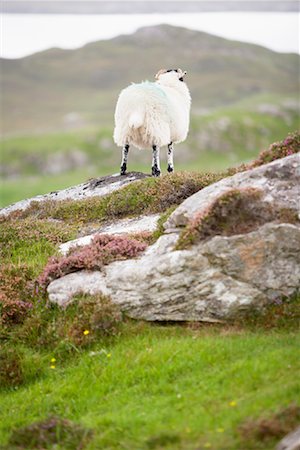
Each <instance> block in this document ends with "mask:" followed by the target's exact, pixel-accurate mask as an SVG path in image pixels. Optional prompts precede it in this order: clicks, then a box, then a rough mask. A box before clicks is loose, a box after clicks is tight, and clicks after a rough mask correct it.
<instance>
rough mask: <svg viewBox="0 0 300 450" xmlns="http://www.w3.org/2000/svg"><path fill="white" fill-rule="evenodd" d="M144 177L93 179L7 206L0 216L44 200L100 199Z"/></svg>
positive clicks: (144, 175)
mask: <svg viewBox="0 0 300 450" xmlns="http://www.w3.org/2000/svg"><path fill="white" fill-rule="evenodd" d="M148 176H149V175H146V174H144V173H141V172H129V173H128V174H126V175H122V176H121V175H119V174H118V173H116V174H114V175H111V176H106V177H101V178H95V179H93V180H90V181H87V182H86V183H82V184H78V185H77V186H72V187H70V188H67V189H62V190H61V191H55V192H50V194H45V195H37V196H36V197H32V198H28V199H25V200H21V201H20V202H17V203H14V204H13V205H10V206H7V207H6V208H3V209H1V210H0V216H7V215H8V214H10V213H12V212H14V211H17V210H22V211H23V210H25V209H27V208H29V206H30V204H31V202H33V201H34V202H43V201H46V200H54V201H59V200H68V199H71V200H82V199H84V198H88V197H102V196H103V195H107V194H110V193H111V192H114V191H116V190H118V189H120V188H122V187H124V186H126V185H127V184H129V183H132V182H133V181H137V180H140V179H142V178H146V177H148Z"/></svg>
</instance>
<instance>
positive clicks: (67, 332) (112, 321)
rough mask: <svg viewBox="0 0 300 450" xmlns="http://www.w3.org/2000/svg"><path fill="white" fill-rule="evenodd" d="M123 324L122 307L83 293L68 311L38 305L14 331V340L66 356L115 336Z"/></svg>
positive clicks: (101, 297)
mask: <svg viewBox="0 0 300 450" xmlns="http://www.w3.org/2000/svg"><path fill="white" fill-rule="evenodd" d="M122 322H123V316H122V314H121V312H120V310H119V308H118V307H117V306H116V305H114V304H113V303H111V301H110V299H109V298H108V297H105V296H103V295H101V294H98V295H93V296H91V295H84V294H81V295H77V296H75V297H74V301H73V303H72V304H70V305H68V306H67V307H66V308H65V309H62V308H59V307H58V306H57V305H50V306H45V304H42V305H39V306H38V307H36V308H35V310H34V314H32V316H30V317H28V318H27V319H26V320H25V321H24V323H23V324H22V326H21V327H19V328H18V329H17V330H15V332H14V335H13V339H14V341H15V342H17V343H18V342H21V343H22V344H27V345H28V346H30V347H32V348H37V349H40V348H41V347H43V348H47V349H48V350H50V349H51V351H52V352H54V353H55V355H57V356H58V355H60V356H61V357H65V356H67V355H68V354H73V353H74V351H75V352H76V351H77V350H78V349H79V348H80V347H86V346H90V345H92V344H94V343H95V342H98V341H99V340H103V341H104V340H106V339H108V340H110V339H111V338H113V337H115V336H116V335H118V334H119V332H120V331H121V324H122Z"/></svg>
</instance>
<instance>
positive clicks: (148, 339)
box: [0, 146, 300, 450]
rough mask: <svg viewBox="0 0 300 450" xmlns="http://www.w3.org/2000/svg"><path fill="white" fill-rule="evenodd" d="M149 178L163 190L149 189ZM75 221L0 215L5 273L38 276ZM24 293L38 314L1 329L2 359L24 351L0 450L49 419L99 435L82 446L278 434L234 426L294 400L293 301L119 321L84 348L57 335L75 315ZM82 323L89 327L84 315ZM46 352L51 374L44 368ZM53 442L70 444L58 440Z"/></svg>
mask: <svg viewBox="0 0 300 450" xmlns="http://www.w3.org/2000/svg"><path fill="white" fill-rule="evenodd" d="M279 147H280V146H279ZM295 151H296V149H295ZM284 154H286V153H284ZM269 156H270V155H269ZM181 177H183V180H185V181H184V183H187V182H188V181H189V178H188V176H186V178H184V176H183V175H176V174H175V176H173V177H171V178H168V177H162V178H161V179H160V180H153V179H150V180H149V179H148V180H144V181H142V182H141V183H142V184H143V185H145V186H144V187H145V189H146V190H145V189H144V190H145V192H143V195H146V193H147V186H148V189H149V190H150V192H151V193H152V194H151V195H152V196H153V195H154V194H153V192H156V195H158V194H157V191H158V192H159V199H161V197H162V194H163V193H165V192H168V191H166V188H167V186H168V184H170V181H171V180H173V182H174V183H175V184H176V183H177V182H179V181H180V179H181ZM199 177H200V176H199ZM190 178H191V180H194V178H195V176H192V175H190ZM200 178H201V177H200ZM176 180H177V181H176ZM207 181H208V180H206V182H207ZM154 185H155V186H156V185H157V186H158V187H159V186H161V189H156V190H154V191H153V186H154ZM135 191H136V189H133V188H132V186H130V187H129V188H124V189H123V190H122V192H121V194H122V193H123V194H124V195H125V194H126V201H125V203H126V204H127V206H128V205H129V203H130V201H132V202H133V203H134V202H135V195H136V192H135ZM113 199H114V202H111V206H110V210H111V211H112V212H114V213H115V214H116V215H118V214H117V213H118V211H119V213H120V212H121V211H122V208H123V207H124V205H123V206H122V202H121V200H122V196H120V195H119V194H118V195H117V194H116V195H114V196H113ZM148 201H150V200H149V199H148ZM123 203H124V202H123ZM157 203H159V201H157ZM66 206H67V205H66ZM127 209H128V208H127ZM66 212H68V211H66ZM79 212H80V211H79ZM70 213H72V211H70ZM81 216H82V214H81V213H80V214H79V219H80V217H81ZM53 217H54V216H53ZM71 217H72V226H71V225H68V223H67V222H66V223H65V224H64V226H62V225H61V224H60V223H59V222H56V221H53V220H50V221H47V219H36V211H34V210H33V212H32V217H29V218H27V219H20V218H16V219H12V221H11V222H8V221H5V222H4V223H3V224H2V230H1V239H2V244H3V247H2V262H3V267H4V269H5V267H6V266H7V267H10V266H11V265H12V267H13V269H14V270H15V271H17V272H20V271H21V270H22V271H23V272H24V270H25V269H24V266H21V265H20V264H23V265H24V264H25V265H26V266H27V269H28V270H29V272H30V273H31V272H32V273H33V276H32V275H31V279H32V280H34V279H35V277H36V276H37V275H38V274H39V273H40V272H41V270H42V268H43V267H44V265H45V263H46V260H47V258H48V257H49V256H50V255H52V254H55V252H56V251H57V244H58V243H60V242H62V241H66V240H68V239H71V238H73V237H74V236H75V232H76V220H75V216H74V215H72V216H71ZM26 266H25V267H26ZM4 273H5V272H4ZM6 276H7V275H6ZM1 282H3V279H1V278H0V285H1ZM6 283H7V285H8V286H6V289H7V290H8V292H9V289H10V288H11V287H12V288H13V289H20V288H18V286H17V285H16V281H15V278H14V276H13V272H12V274H11V275H10V278H6ZM16 286H17V287H16ZM29 288H30V286H29ZM30 289H31V292H30V293H29V294H28V292H29V290H28V288H27V290H25V295H26V296H27V297H25V299H26V300H28V297H29V300H30V301H32V302H33V303H34V305H35V306H34V311H33V312H32V313H30V314H29V316H28V318H27V319H26V320H25V322H24V324H19V325H18V324H14V325H12V326H11V325H10V326H4V327H3V328H2V329H1V330H0V341H1V344H3V345H1V348H0V361H1V364H2V362H3V361H4V362H5V359H4V360H1V357H3V355H4V354H5V349H8V350H9V351H11V352H12V353H11V354H12V355H13V356H12V358H13V361H16V360H15V355H18V354H19V355H21V360H20V366H21V374H20V375H19V376H20V379H21V381H22V382H21V383H18V382H16V383H10V384H9V385H8V387H4V388H2V387H1V391H0V396H1V410H0V448H5V449H6V450H14V448H13V447H12V446H11V445H10V444H9V445H8V447H7V446H6V444H7V442H8V439H9V437H10V435H11V433H12V432H13V429H15V428H18V427H20V426H24V425H29V424H31V423H32V422H34V421H36V420H40V419H44V418H46V417H48V416H49V415H56V416H62V417H64V418H67V419H70V420H74V421H75V422H78V423H81V424H82V425H84V426H86V427H88V428H91V429H92V430H94V437H93V439H92V441H91V442H90V444H89V445H88V446H87V447H86V448H87V449H89V450H98V449H102V448H103V449H106V450H109V449H132V450H135V449H136V450H143V449H145V450H147V449H151V448H155V449H172V450H178V449H182V450H189V449H190V450H200V449H201V450H202V449H205V448H212V449H214V450H241V449H242V450H271V449H273V448H274V444H275V442H276V440H278V438H269V439H265V440H263V441H261V440H258V439H253V440H251V439H250V440H249V439H246V440H245V439H243V438H242V437H241V435H240V434H239V432H238V427H239V426H240V425H241V424H242V423H243V422H244V420H246V419H248V418H249V417H254V418H257V417H271V416H272V415H273V414H274V412H276V411H278V410H280V409H281V408H284V407H285V406H287V405H288V404H290V403H292V402H296V403H298V404H299V403H300V383H299V380H298V377H297V375H296V374H297V373H298V372H299V369H300V363H299V357H298V349H299V344H300V335H299V301H300V298H298V300H296V302H295V303H291V309H290V310H289V309H288V313H287V314H285V315H283V310H282V309H281V306H280V305H279V306H278V307H277V306H276V307H274V308H275V309H274V311H273V315H272V316H270V315H269V314H268V316H267V320H263V321H262V322H257V323H256V325H255V323H253V322H251V323H248V322H244V323H242V324H239V325H238V326H237V325H226V326H221V325H219V326H210V325H201V326H186V325H182V326H179V325H170V324H166V325H162V324H160V325H157V324H145V323H142V322H133V321H125V322H124V323H123V325H122V326H121V328H120V329H119V331H118V334H117V335H116V336H115V337H114V338H98V337H97V335H96V334H95V332H94V331H93V330H92V329H91V331H90V334H88V335H87V336H83V334H82V331H81V339H83V344H85V345H79V344H78V345H77V344H76V345H74V343H73V341H72V339H70V333H69V331H70V328H69V331H67V328H66V329H65V332H64V335H61V334H59V332H58V330H60V332H61V322H60V319H61V318H62V317H64V316H65V317H66V318H67V319H68V320H69V321H70V322H71V325H73V323H76V321H75V322H74V320H73V315H72V314H71V312H72V311H71V312H70V310H69V309H67V310H66V311H65V313H63V312H62V311H58V310H57V309H55V308H52V309H48V308H45V299H43V298H42V297H40V294H38V295H37V296H34V295H33V292H32V286H31V288H30ZM21 294H22V292H21ZM12 300H14V298H13V299H12ZM297 311H298V312H297ZM274 323H275V325H274ZM62 325H63V326H65V327H66V324H65V323H64V322H62ZM79 325H80V322H79ZM81 325H82V326H83V325H84V326H85V327H86V325H85V323H84V322H82V323H81ZM82 329H83V330H84V329H86V328H82ZM91 351H93V352H94V353H93V354H91ZM97 352H99V353H97ZM53 357H54V358H55V359H56V362H55V366H56V367H55V369H51V359H52V358H53ZM1 364H0V379H1V376H2V377H3V376H4V378H2V379H6V380H10V372H9V371H8V373H5V371H4V372H2V371H1ZM17 375H18V374H17ZM5 377H6V378H5ZM232 402H233V403H232ZM25 448H26V450H28V446H25ZM50 448H52V450H54V448H55V449H56V450H65V447H64V445H61V446H55V447H50ZM23 450H24V447H23Z"/></svg>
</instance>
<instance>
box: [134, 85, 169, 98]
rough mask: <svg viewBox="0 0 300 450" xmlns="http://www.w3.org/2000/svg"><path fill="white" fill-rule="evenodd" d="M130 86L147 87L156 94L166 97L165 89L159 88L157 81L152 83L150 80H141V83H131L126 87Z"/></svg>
mask: <svg viewBox="0 0 300 450" xmlns="http://www.w3.org/2000/svg"><path fill="white" fill-rule="evenodd" d="M130 88H134V89H136V88H139V89H143V90H144V89H149V90H150V91H152V92H155V93H156V94H159V95H160V96H161V97H163V98H166V97H167V95H166V93H165V91H164V90H163V89H161V87H160V86H159V85H158V84H157V83H153V82H152V81H143V82H142V83H138V84H135V83H132V85H131V86H129V87H128V88H127V89H130Z"/></svg>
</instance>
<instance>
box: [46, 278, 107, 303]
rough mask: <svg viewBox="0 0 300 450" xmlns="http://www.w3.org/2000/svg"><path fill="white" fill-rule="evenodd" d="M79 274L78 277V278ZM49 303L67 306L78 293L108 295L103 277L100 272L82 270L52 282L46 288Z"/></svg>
mask: <svg viewBox="0 0 300 450" xmlns="http://www.w3.org/2000/svg"><path fill="white" fill-rule="evenodd" d="M79 274H80V276H79ZM47 291H48V296H49V301H50V302H53V303H57V304H58V305H59V306H67V305H68V304H69V303H70V302H71V301H72V299H73V297H74V295H76V294H78V293H84V294H91V295H93V294H97V293H98V292H102V293H103V294H104V295H109V294H110V291H109V290H108V289H107V287H106V283H105V280H104V276H103V274H102V273H101V272H97V271H93V272H89V271H87V270H82V271H80V272H74V273H69V274H68V275H65V276H64V277H62V278H59V279H57V280H54V281H52V283H51V284H50V285H49V286H48V289H47Z"/></svg>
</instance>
